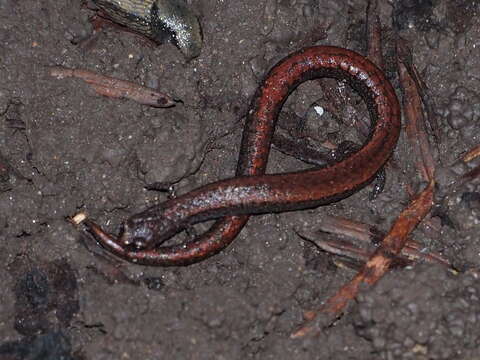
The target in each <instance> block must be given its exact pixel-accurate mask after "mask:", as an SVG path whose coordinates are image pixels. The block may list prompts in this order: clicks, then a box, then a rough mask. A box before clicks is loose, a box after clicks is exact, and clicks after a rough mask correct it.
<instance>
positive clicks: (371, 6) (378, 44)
mask: <svg viewBox="0 0 480 360" xmlns="http://www.w3.org/2000/svg"><path fill="white" fill-rule="evenodd" d="M367 58H369V59H370V60H371V61H372V62H373V63H375V65H377V66H378V67H379V68H381V69H383V67H384V60H383V55H382V27H381V24H380V18H379V16H378V1H377V0H369V1H368V5H367Z"/></svg>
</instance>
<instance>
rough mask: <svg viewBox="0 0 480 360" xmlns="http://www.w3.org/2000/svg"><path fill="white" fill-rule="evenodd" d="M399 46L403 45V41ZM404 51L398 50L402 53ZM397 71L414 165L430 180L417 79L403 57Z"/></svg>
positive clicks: (432, 168)
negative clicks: (414, 160)
mask: <svg viewBox="0 0 480 360" xmlns="http://www.w3.org/2000/svg"><path fill="white" fill-rule="evenodd" d="M399 46H400V47H405V44H404V43H403V41H400V42H399ZM402 52H405V51H399V52H398V53H402ZM398 73H399V77H400V82H401V85H402V88H403V110H404V112H405V120H406V132H407V137H408V139H409V142H410V144H411V149H412V151H413V152H414V156H415V159H416V161H417V163H416V166H417V169H418V170H419V172H420V174H421V176H422V178H423V179H424V180H425V181H430V179H432V178H433V177H434V172H435V163H434V160H433V155H432V151H431V149H430V144H429V142H428V136H427V133H426V131H425V118H424V116H423V109H422V100H421V96H420V91H419V88H418V86H417V83H418V82H417V81H415V79H414V78H413V77H412V76H411V74H410V72H409V71H408V68H407V66H406V64H405V61H404V59H403V58H401V57H399V58H398Z"/></svg>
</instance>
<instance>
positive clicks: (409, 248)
mask: <svg viewBox="0 0 480 360" xmlns="http://www.w3.org/2000/svg"><path fill="white" fill-rule="evenodd" d="M319 225H320V227H319V229H318V230H316V231H315V232H312V231H310V232H309V231H306V232H302V233H298V232H297V234H298V235H299V236H300V237H301V238H302V239H305V240H307V241H309V242H312V243H313V244H315V245H316V246H318V247H319V248H320V249H322V250H324V251H326V252H329V253H333V254H335V255H339V256H343V257H348V258H352V259H354V260H356V261H359V262H363V263H364V262H366V261H367V260H368V259H369V258H370V257H371V256H372V255H373V252H374V251H375V248H376V247H377V246H378V244H379V240H381V239H383V238H384V237H385V233H384V232H382V231H380V230H379V229H377V228H376V227H374V226H370V225H367V224H364V223H361V222H357V221H352V220H349V219H345V218H340V217H337V216H326V217H324V219H323V221H322V222H321V223H320V224H319ZM320 231H321V232H325V233H330V234H335V235H339V236H343V237H347V238H350V239H353V240H356V241H357V244H359V245H363V246H358V245H353V244H352V243H351V242H349V241H347V240H341V239H339V238H335V239H323V238H319V236H318V235H319V232H320ZM399 256H400V258H399V260H400V263H404V264H406V265H407V264H410V263H412V262H413V261H425V262H428V263H435V264H440V265H443V266H447V267H449V268H451V264H450V262H449V261H448V260H447V259H445V258H444V257H442V256H441V255H440V254H436V253H432V252H425V251H424V249H422V248H421V246H420V245H419V244H418V243H417V242H415V241H414V240H412V239H411V238H410V237H409V238H408V239H407V242H406V244H405V247H404V248H403V249H402V250H401V252H400V254H399Z"/></svg>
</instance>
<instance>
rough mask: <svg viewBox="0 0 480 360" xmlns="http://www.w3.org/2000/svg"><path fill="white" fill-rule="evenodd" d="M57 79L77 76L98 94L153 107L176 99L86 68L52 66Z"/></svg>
mask: <svg viewBox="0 0 480 360" xmlns="http://www.w3.org/2000/svg"><path fill="white" fill-rule="evenodd" d="M50 75H52V76H54V77H56V78H57V79H64V78H67V77H76V78H79V79H82V80H83V81H85V82H86V83H87V84H89V85H90V86H91V87H92V88H93V89H94V90H95V91H96V92H97V93H98V94H100V95H103V96H107V97H112V98H126V99H130V100H134V101H136V102H138V103H140V104H144V105H150V106H153V107H162V108H164V107H171V106H174V105H175V103H176V101H175V100H174V99H173V98H172V97H171V96H169V95H167V94H164V93H162V92H159V91H156V90H154V89H151V88H147V87H145V86H141V85H138V84H135V83H133V82H130V81H126V80H121V79H116V78H112V77H109V76H105V75H101V74H97V73H95V72H93V71H89V70H84V69H67V68H64V67H62V66H54V67H51V68H50Z"/></svg>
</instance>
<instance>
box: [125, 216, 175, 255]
mask: <svg viewBox="0 0 480 360" xmlns="http://www.w3.org/2000/svg"><path fill="white" fill-rule="evenodd" d="M162 220H165V221H162ZM162 220H160V219H158V217H155V218H151V217H146V216H142V215H134V216H132V217H131V218H129V219H128V220H127V221H125V222H124V223H123V228H122V230H121V232H120V236H119V242H120V244H121V245H123V246H125V247H131V248H133V250H147V249H152V248H154V247H157V246H159V245H160V244H161V243H162V242H164V241H165V240H167V239H168V238H170V237H171V236H172V235H173V234H174V233H175V232H174V231H173V233H172V230H173V227H172V223H171V222H170V221H167V220H166V219H162Z"/></svg>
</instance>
